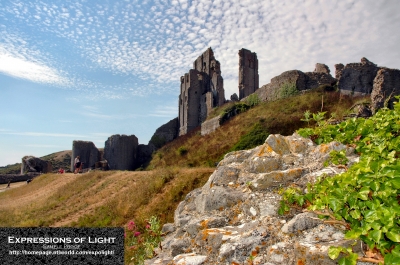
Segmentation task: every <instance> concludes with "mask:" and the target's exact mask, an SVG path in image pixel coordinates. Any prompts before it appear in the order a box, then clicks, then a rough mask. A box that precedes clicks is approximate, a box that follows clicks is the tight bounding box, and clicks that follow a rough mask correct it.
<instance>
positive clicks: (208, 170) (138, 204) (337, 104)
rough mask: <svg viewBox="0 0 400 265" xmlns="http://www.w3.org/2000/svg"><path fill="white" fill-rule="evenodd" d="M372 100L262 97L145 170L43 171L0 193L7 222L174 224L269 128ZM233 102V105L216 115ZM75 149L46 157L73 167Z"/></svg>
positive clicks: (287, 130) (291, 127) (317, 94)
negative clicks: (188, 200)
mask: <svg viewBox="0 0 400 265" xmlns="http://www.w3.org/2000/svg"><path fill="white" fill-rule="evenodd" d="M365 100H366V98H352V97H346V96H340V94H339V93H337V92H325V91H323V90H322V89H320V90H315V91H311V92H308V93H304V94H301V95H297V96H294V97H290V98H286V99H282V100H278V101H275V102H269V103H265V102H264V103H261V104H259V105H257V106H254V107H252V108H251V109H249V110H247V111H246V112H243V113H241V114H240V115H237V116H235V117H234V118H232V119H230V120H228V121H227V122H225V123H224V124H223V125H222V126H221V127H220V128H219V129H217V130H216V131H215V132H213V133H211V134H209V135H206V136H201V135H200V128H198V129H196V130H194V131H192V132H190V133H189V134H187V135H185V136H182V137H179V138H178V139H176V140H174V141H172V142H170V143H168V144H167V145H165V146H164V147H162V148H161V149H159V150H158V151H157V152H156V153H155V154H154V155H153V158H152V160H151V161H150V163H149V165H148V166H147V168H145V169H143V171H135V172H132V171H91V172H89V173H85V174H79V175H74V174H71V173H68V174H63V175H58V174H45V175H42V176H39V177H37V178H36V179H35V180H34V181H33V182H32V183H31V184H29V185H22V186H20V187H16V188H11V189H9V190H7V191H5V192H0V225H1V226H14V227H28V226H33V227H35V226H56V227H58V226H72V227H105V226H124V225H125V224H126V223H127V222H128V221H129V220H135V223H137V224H138V225H140V224H143V223H144V222H145V220H146V219H148V218H149V217H151V216H157V217H159V218H160V220H161V223H166V222H172V221H173V214H174V210H175V209H176V207H177V205H178V203H179V202H180V201H181V200H183V198H184V197H185V196H186V194H187V193H188V192H190V191H191V190H193V189H195V188H198V187H201V186H203V185H204V184H205V182H206V181H207V180H208V178H209V176H210V175H211V174H212V172H213V171H214V168H215V165H216V163H218V162H219V161H220V160H221V159H222V158H223V156H224V155H225V154H226V153H227V152H229V151H232V150H237V149H247V148H252V147H254V146H257V145H260V144H262V143H263V142H264V141H265V139H266V137H267V135H268V134H270V133H274V134H275V133H280V134H283V135H289V134H292V133H293V132H294V131H295V130H296V129H298V128H301V127H305V126H312V125H313V124H308V123H306V122H304V121H301V119H302V118H303V117H304V115H303V114H304V112H305V111H307V110H309V111H311V112H314V113H315V112H318V111H326V112H327V114H326V117H329V116H330V115H331V114H332V113H335V114H336V117H337V118H338V119H341V118H342V117H343V116H345V115H347V114H349V111H348V110H349V109H350V107H351V106H352V105H354V104H355V103H356V102H359V101H365ZM236 104H238V103H236ZM231 107H232V103H230V104H228V105H226V106H223V107H221V108H218V109H216V110H215V113H216V114H218V113H222V112H224V111H226V109H227V108H231ZM69 152H70V151H62V152H58V153H54V154H51V155H49V156H46V157H44V158H46V159H49V160H51V161H52V163H53V168H55V169H56V168H58V167H59V166H61V163H66V164H68V167H69V163H70V153H69ZM67 162H68V163H67ZM57 163H60V164H57ZM65 167H67V166H65ZM0 173H1V172H0ZM3 190H4V187H1V186H0V191H3Z"/></svg>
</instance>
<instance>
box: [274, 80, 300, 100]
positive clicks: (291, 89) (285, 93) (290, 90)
mask: <svg viewBox="0 0 400 265" xmlns="http://www.w3.org/2000/svg"><path fill="white" fill-rule="evenodd" d="M277 93H278V95H277V97H278V98H288V97H292V96H295V95H298V94H299V90H298V89H297V87H296V83H295V82H287V83H284V84H282V85H281V87H280V88H279V90H278V91H277Z"/></svg>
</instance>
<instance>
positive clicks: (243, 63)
mask: <svg viewBox="0 0 400 265" xmlns="http://www.w3.org/2000/svg"><path fill="white" fill-rule="evenodd" d="M258 87H259V76H258V59H257V54H256V53H255V52H251V51H249V50H246V49H244V48H243V49H241V50H240V51H239V100H241V99H242V98H245V97H247V96H249V95H251V94H253V93H254V92H255V91H256V90H257V89H258Z"/></svg>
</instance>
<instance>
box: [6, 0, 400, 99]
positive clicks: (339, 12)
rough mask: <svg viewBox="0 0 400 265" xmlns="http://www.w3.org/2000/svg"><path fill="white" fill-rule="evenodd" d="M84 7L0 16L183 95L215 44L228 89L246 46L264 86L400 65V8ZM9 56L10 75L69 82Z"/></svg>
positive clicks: (253, 2)
mask: <svg viewBox="0 0 400 265" xmlns="http://www.w3.org/2000/svg"><path fill="white" fill-rule="evenodd" d="M87 3H88V2H86V3H84V2H75V3H70V4H69V5H68V8H66V7H65V6H63V5H61V6H59V5H58V4H46V3H45V2H42V1H33V4H28V3H26V2H24V1H13V4H10V7H9V8H7V9H4V8H3V10H2V8H1V7H0V17H1V15H2V13H3V16H4V14H5V13H7V14H11V15H12V16H13V17H14V18H18V19H19V20H20V22H21V23H25V24H27V25H33V24H38V27H41V30H42V31H43V32H45V33H49V34H54V35H55V36H57V37H59V38H61V39H65V40H66V42H69V43H73V44H74V45H75V46H74V47H73V48H74V49H76V50H78V51H79V53H81V54H82V57H83V58H84V60H83V61H85V62H90V63H88V65H90V66H91V67H93V68H96V67H98V68H101V69H105V70H107V71H111V72H112V73H114V74H123V75H128V76H130V75H134V76H135V77H136V78H139V79H142V80H146V82H155V81H154V80H156V81H157V82H159V83H160V84H168V89H167V90H169V91H173V92H174V93H178V89H179V84H178V80H179V77H180V76H181V75H182V74H184V73H185V72H187V71H188V70H189V69H190V68H191V66H192V63H193V61H194V60H195V59H196V58H197V57H198V56H199V55H200V54H201V53H202V52H203V51H204V50H205V49H206V48H207V46H212V48H213V49H214V52H215V56H216V58H217V60H219V61H220V62H221V68H222V76H223V77H224V79H225V83H226V84H233V83H234V82H237V67H238V55H237V52H238V50H240V49H241V48H247V49H250V50H252V51H253V52H256V53H257V54H258V58H259V73H260V85H263V84H266V83H268V82H269V80H270V79H271V78H272V77H273V76H276V75H278V74H280V73H282V72H283V71H286V70H291V69H296V68H297V69H299V70H303V71H312V70H313V67H314V64H315V63H316V62H321V63H326V64H328V65H329V66H330V68H331V70H332V72H333V64H335V63H339V62H342V63H349V62H354V61H358V60H359V59H360V58H361V57H362V56H366V57H367V58H370V59H371V60H372V61H374V60H375V61H376V63H378V64H384V65H387V66H389V67H399V62H398V60H397V58H399V57H400V51H399V49H398V48H397V46H396V44H397V43H399V41H400V37H399V35H398V34H393V33H394V32H397V30H398V28H400V6H399V5H398V3H397V2H396V1H395V0H390V1H383V0H381V1H372V0H370V1H351V0H348V1H345V0H341V1H333V0H332V1H329V2H326V1H317V0H315V1H314V0H307V1H303V2H295V3H294V2H293V1H288V0H286V1H284V0H271V1H265V0H247V1H235V0H225V1H221V0H219V1H212V2H210V1H206V0H194V1H187V0H174V1H172V4H173V5H174V6H173V8H171V3H170V4H168V1H154V3H152V5H153V6H150V7H149V8H148V9H147V7H146V5H145V4H144V3H142V2H140V1H139V2H130V3H128V2H117V3H114V4H113V6H107V5H106V4H96V5H91V6H90V5H88V4H87ZM149 4H150V2H149ZM32 6H34V7H35V8H32ZM35 16H37V17H40V20H37V19H36V18H35ZM85 17H86V18H87V19H86V20H85ZM0 43H1V42H0ZM10 58H11V59H10ZM10 58H8V57H7V60H13V61H12V64H13V65H21V66H24V67H23V68H21V69H23V70H19V71H17V70H16V69H12V67H11V68H10V67H7V69H5V66H4V65H3V66H0V67H2V68H0V69H1V71H2V72H4V73H6V71H9V72H10V73H7V74H9V75H13V76H20V77H21V78H25V77H24V76H26V78H33V79H35V80H39V81H38V82H61V83H62V82H66V80H65V78H64V79H63V77H62V76H63V75H62V74H60V71H57V70H55V68H54V67H53V66H52V65H53V64H52V63H47V61H45V60H36V61H35V60H27V59H25V60H24V59H23V58H20V57H17V56H15V55H13V56H11V57H10ZM32 64H34V65H32ZM33 66H34V67H33ZM18 68H19V69H20V67H18ZM28 69H29V70H30V71H31V72H28ZM32 69H33V70H32ZM42 73H45V74H44V75H42ZM78 79H80V80H84V78H78ZM88 81H89V80H88ZM74 82H78V81H77V80H75V79H74ZM89 82H94V81H93V80H90V81H89ZM92 86H94V85H92ZM96 86H97V87H101V88H100V90H101V91H96V92H95V93H94V94H95V96H94V97H92V98H97V97H106V98H107V97H109V98H114V99H119V98H121V97H119V96H118V93H121V94H122V97H124V96H125V95H126V94H123V90H119V91H117V92H115V91H111V90H110V89H107V88H106V87H104V86H103V87H102V86H101V85H100V86H98V84H96ZM232 86H233V85H232ZM130 87H132V86H130ZM162 87H163V86H158V87H157V88H154V87H151V86H150V85H149V86H148V87H146V88H143V86H137V87H132V89H134V91H131V92H132V93H131V95H143V94H151V93H157V92H158V93H159V91H160V89H162ZM236 87H237V85H236ZM148 88H150V89H148ZM121 94H119V95H121ZM226 97H227V98H228V97H229V95H228V94H227V95H226Z"/></svg>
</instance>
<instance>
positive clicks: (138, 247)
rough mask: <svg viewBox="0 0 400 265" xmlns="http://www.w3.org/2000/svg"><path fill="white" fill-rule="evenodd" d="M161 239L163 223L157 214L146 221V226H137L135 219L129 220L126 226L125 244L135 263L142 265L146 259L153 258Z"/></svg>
mask: <svg viewBox="0 0 400 265" xmlns="http://www.w3.org/2000/svg"><path fill="white" fill-rule="evenodd" d="M161 240H162V233H161V225H160V221H159V220H158V219H157V217H155V216H152V217H151V218H150V219H149V220H147V221H146V226H145V227H144V228H140V227H137V225H136V224H135V222H134V221H129V222H128V224H127V225H126V227H125V246H126V248H127V251H129V254H128V256H130V257H131V258H130V260H131V261H132V262H133V264H135V265H142V264H144V261H145V260H146V259H151V258H152V257H153V256H154V249H155V248H157V247H158V246H159V245H160V242H161Z"/></svg>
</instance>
